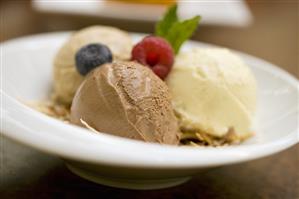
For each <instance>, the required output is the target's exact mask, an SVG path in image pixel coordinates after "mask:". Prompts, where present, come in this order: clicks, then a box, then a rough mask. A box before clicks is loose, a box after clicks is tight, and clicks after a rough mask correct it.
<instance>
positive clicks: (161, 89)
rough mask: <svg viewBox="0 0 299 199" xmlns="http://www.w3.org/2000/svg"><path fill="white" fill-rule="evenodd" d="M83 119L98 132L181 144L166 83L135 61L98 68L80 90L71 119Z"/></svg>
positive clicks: (76, 120)
mask: <svg viewBox="0 0 299 199" xmlns="http://www.w3.org/2000/svg"><path fill="white" fill-rule="evenodd" d="M82 120H83V121H84V122H86V123H87V124H88V125H89V126H91V127H92V128H94V129H96V130H97V131H100V132H104V133H109V134H113V135H117V136H122V137H127V138H132V139H137V140H144V141H147V142H158V143H164V144H178V142H179V129H178V124H177V120H176V117H175V115H174V113H173V110H172V107H171V99H170V94H169V91H168V87H167V86H166V84H165V83H164V82H163V81H162V80H161V79H160V78H159V77H158V76H156V75H155V74H154V73H153V72H152V71H151V70H150V69H148V68H147V67H145V66H142V65H140V64H138V63H135V62H117V63H111V64H105V65H102V66H100V67H98V68H96V69H94V70H93V71H92V72H91V73H90V74H88V76H87V77H86V79H85V80H84V81H83V83H82V84H81V86H80V87H79V89H78V90H77V92H76V94H75V97H74V99H73V103H72V107H71V122H72V123H74V124H77V125H80V126H84V125H83V124H82Z"/></svg>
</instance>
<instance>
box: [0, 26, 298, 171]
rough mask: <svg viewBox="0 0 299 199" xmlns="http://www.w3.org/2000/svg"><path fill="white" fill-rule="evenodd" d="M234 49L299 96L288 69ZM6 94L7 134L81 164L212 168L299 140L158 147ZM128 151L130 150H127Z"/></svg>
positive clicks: (3, 99)
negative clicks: (38, 108)
mask: <svg viewBox="0 0 299 199" xmlns="http://www.w3.org/2000/svg"><path fill="white" fill-rule="evenodd" d="M68 34H70V32H55V33H45V34H38V35H30V36H26V37H22V38H17V39H14V40H11V41H6V42H4V43H1V51H2V49H3V47H5V46H14V45H16V44H19V43H22V42H29V43H30V42H33V41H34V40H43V39H45V37H47V38H48V39H55V38H58V37H63V36H66V35H68ZM131 35H133V36H135V37H141V36H142V35H144V34H136V33H131ZM188 43H189V45H191V46H192V45H193V46H194V45H199V44H200V45H201V46H202V45H204V46H214V47H220V46H216V45H210V44H205V43H202V42H197V41H188ZM232 51H233V52H235V53H237V54H239V55H240V56H241V57H243V58H245V59H246V60H250V61H251V62H254V63H255V64H256V65H258V66H259V67H262V69H263V70H265V71H266V72H269V73H272V74H273V75H276V76H279V77H280V78H282V79H284V80H285V81H286V82H287V83H288V84H289V85H291V86H292V87H295V88H297V91H298V94H299V83H298V80H297V79H296V78H295V77H293V76H292V75H290V74H288V73H287V72H286V71H284V70H283V69H280V68H279V67H277V66H275V65H273V64H271V63H269V62H267V61H265V60H262V59H259V58H256V57H253V56H251V55H248V54H245V53H241V52H239V51H235V50H232ZM1 59H2V53H1ZM3 67H5V66H3ZM1 70H2V64H1ZM2 74H3V73H2V72H1V76H2ZM1 80H2V78H1ZM0 91H1V93H0V94H1V130H0V132H1V133H2V134H3V135H5V136H6V137H9V138H11V139H13V140H15V141H17V142H20V143H23V144H25V145H28V146H31V147H33V148H36V149H38V150H41V151H43V152H46V153H50V154H53V155H58V156H61V157H62V158H65V159H71V160H76V161H83V162H89V163H94V164H107V165H115V166H120V165H121V166H128V167H142V168H144V167H148V168H149V167H150V168H157V169H158V168H159V169H162V168H197V167H210V166H219V165H226V164H232V163H238V162H244V161H248V160H252V159H257V158H261V157H265V156H268V155H271V154H274V153H277V152H279V151H282V150H284V149H286V148H289V147H291V146H293V145H295V144H296V143H298V142H299V130H298V126H297V129H295V130H294V132H289V133H288V134H287V135H286V136H284V137H283V138H282V139H280V140H275V141H272V142H270V143H261V144H254V145H238V146H227V147H221V148H211V147H205V148H200V149H198V148H193V147H187V146H180V147H178V146H168V145H160V144H156V143H145V142H142V141H136V140H131V139H127V138H122V137H117V136H113V135H108V134H99V135H96V134H94V133H92V132H90V131H88V130H86V129H83V128H80V127H76V126H73V125H66V124H65V123H63V122H62V121H59V120H57V119H54V118H51V117H49V116H46V115H44V114H42V113H39V112H37V111H35V110H32V109H31V108H29V107H27V106H25V105H23V104H21V102H19V101H17V100H16V99H14V98H12V97H10V96H9V95H7V94H6V93H5V92H4V91H3V90H2V88H1V90H0ZM4 105H5V106H4ZM297 113H298V110H297ZM22 114H23V115H22ZM25 116H26V117H25ZM32 122H36V124H37V125H36V126H37V127H34V128H35V129H33V127H32V126H30V124H31V123H32ZM43 125H44V127H47V129H43V130H42V133H41V132H37V131H40V128H42V127H43ZM51 131H52V132H53V131H57V132H60V136H57V134H55V135H53V134H52V133H51ZM19 132H22V133H19ZM66 132H67V133H66ZM64 133H65V134H64ZM70 135H72V136H70ZM73 135H75V136H73ZM41 140H42V141H41ZM70 140H71V144H70ZM124 148H125V149H126V150H123V149H124ZM136 149H141V150H136Z"/></svg>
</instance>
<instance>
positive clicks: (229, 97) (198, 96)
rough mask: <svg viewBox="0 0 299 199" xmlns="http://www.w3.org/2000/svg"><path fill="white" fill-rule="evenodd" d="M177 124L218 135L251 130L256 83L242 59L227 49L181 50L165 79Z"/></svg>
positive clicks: (243, 136)
mask: <svg viewBox="0 0 299 199" xmlns="http://www.w3.org/2000/svg"><path fill="white" fill-rule="evenodd" d="M166 81H167V85H168V86H169V89H170V92H171V94H172V96H173V106H174V109H175V112H176V113H177V115H178V117H179V118H180V119H179V120H180V121H179V123H180V127H181V128H183V129H189V130H199V131H201V132H205V133H207V134H210V135H213V136H216V137H222V136H224V135H225V134H226V133H228V132H229V130H231V129H233V130H234V132H235V133H236V134H237V135H238V136H239V137H240V138H245V137H247V136H249V135H250V134H251V133H252V130H251V126H252V121H253V117H254V112H255V109H256V82H255V78H254V76H253V74H252V73H251V71H250V70H249V68H248V67H247V66H246V65H245V63H243V61H242V60H241V59H240V58H239V57H238V56H236V55H234V54H233V53H231V52H230V51H228V50H227V49H216V48H215V49H201V48H196V49H194V50H193V51H191V52H185V53H181V54H179V55H178V56H177V58H176V61H175V65H174V67H173V69H172V71H171V72H170V74H169V76H168V78H167V80H166Z"/></svg>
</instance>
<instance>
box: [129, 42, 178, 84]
mask: <svg viewBox="0 0 299 199" xmlns="http://www.w3.org/2000/svg"><path fill="white" fill-rule="evenodd" d="M132 60H136V61H138V62H139V63H141V64H143V65H146V66H148V67H150V68H151V69H152V70H153V72H154V73H155V74H156V75H158V76H159V77H160V78H161V79H164V78H165V77H166V76H167V75H168V73H169V72H170V70H171V68H172V65H173V60H174V53H173V50H172V47H171V46H170V44H169V43H168V42H167V41H166V40H165V39H163V38H162V37H156V36H147V37H145V38H144V39H143V40H142V41H140V42H139V43H137V44H136V45H135V46H134V48H133V50H132Z"/></svg>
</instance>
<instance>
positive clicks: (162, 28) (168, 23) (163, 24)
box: [155, 4, 178, 37]
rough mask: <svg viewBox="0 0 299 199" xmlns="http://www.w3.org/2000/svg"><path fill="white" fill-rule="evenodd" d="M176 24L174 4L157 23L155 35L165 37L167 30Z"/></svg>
mask: <svg viewBox="0 0 299 199" xmlns="http://www.w3.org/2000/svg"><path fill="white" fill-rule="evenodd" d="M176 22H178V16H177V4H174V5H173V6H171V7H170V8H169V9H168V10H167V12H166V14H165V15H164V16H163V18H162V20H160V21H159V22H158V23H157V25H156V31H155V35H157V36H160V37H166V35H167V34H168V31H169V29H170V28H171V27H172V26H173V24H174V23H176Z"/></svg>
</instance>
